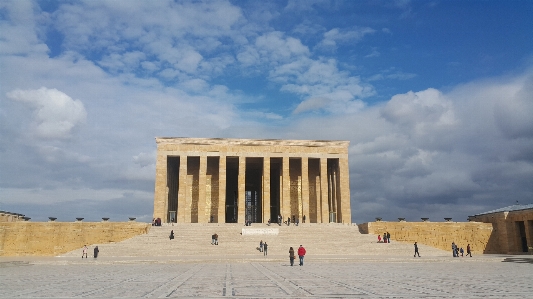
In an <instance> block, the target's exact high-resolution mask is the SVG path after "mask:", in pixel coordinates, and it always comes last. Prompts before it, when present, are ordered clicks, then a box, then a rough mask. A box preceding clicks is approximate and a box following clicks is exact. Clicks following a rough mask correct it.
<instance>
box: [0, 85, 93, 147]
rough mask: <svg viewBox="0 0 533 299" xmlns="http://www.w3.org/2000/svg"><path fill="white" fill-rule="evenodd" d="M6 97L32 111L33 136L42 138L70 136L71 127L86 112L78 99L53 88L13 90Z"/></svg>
mask: <svg viewBox="0 0 533 299" xmlns="http://www.w3.org/2000/svg"><path fill="white" fill-rule="evenodd" d="M7 97H8V98H10V99H12V100H15V101H18V102H21V103H23V104H25V105H26V106H28V107H29V108H31V109H32V110H33V111H34V115H33V120H34V124H33V125H34V128H33V129H34V133H35V136H37V137H39V138H44V139H63V138H68V137H70V135H71V133H72V129H73V128H74V127H76V126H78V125H80V124H81V123H83V122H85V120H86V117H87V112H86V111H85V107H84V106H83V103H82V102H81V101H80V100H73V99H72V98H71V97H69V96H68V95H66V94H65V93H63V92H61V91H59V90H57V89H55V88H53V89H48V88H46V87H41V88H39V89H36V90H20V89H17V90H13V91H11V92H8V93H7Z"/></svg>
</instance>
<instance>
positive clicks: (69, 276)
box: [0, 253, 533, 298]
mask: <svg viewBox="0 0 533 299" xmlns="http://www.w3.org/2000/svg"><path fill="white" fill-rule="evenodd" d="M198 258H200V259H201V257H198ZM261 258H262V260H261V259H259V260H255V261H243V260H238V259H235V260H225V261H219V262H213V261H211V262H205V261H204V262H202V261H198V260H196V259H194V258H191V259H190V260H189V261H187V260H185V261H181V262H176V261H173V260H172V258H170V257H169V258H153V259H144V260H140V259H133V260H132V259H127V258H105V257H104V258H98V259H97V260H95V259H93V258H89V259H79V258H74V257H56V258H1V259H0V297H1V298H83V297H89V298H165V297H170V298H176V297H180V298H191V297H196V298H222V297H230V298H265V297H266V298H307V297H310V298H533V284H531V281H533V259H532V258H531V257H528V256H505V255H482V256H474V257H473V258H466V257H465V258H455V259H454V258H452V257H448V256H441V257H427V258H426V257H424V255H423V253H422V257H421V258H416V259H415V258H413V257H394V256H393V257H391V256H381V257H377V256H367V257H365V256H361V257H358V258H357V259H353V258H350V259H347V260H343V258H342V256H340V257H339V259H336V260H333V259H330V258H328V259H321V258H320V257H314V256H308V257H306V259H305V263H304V266H303V267H299V266H294V267H291V266H290V265H289V262H288V259H286V258H284V257H282V256H272V257H261Z"/></svg>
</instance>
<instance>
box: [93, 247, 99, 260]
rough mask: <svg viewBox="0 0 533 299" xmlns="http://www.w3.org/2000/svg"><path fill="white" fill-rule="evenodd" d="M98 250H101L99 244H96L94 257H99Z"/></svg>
mask: <svg viewBox="0 0 533 299" xmlns="http://www.w3.org/2000/svg"><path fill="white" fill-rule="evenodd" d="M98 252H100V250H98V246H95V247H94V258H97V257H98Z"/></svg>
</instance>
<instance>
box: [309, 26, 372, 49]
mask: <svg viewBox="0 0 533 299" xmlns="http://www.w3.org/2000/svg"><path fill="white" fill-rule="evenodd" d="M374 32H376V30H374V29H372V28H370V27H362V28H355V29H343V30H341V29H339V28H333V29H331V30H330V31H328V32H326V33H324V39H323V40H322V41H321V42H320V43H319V44H318V45H317V47H323V48H333V49H336V48H337V46H338V45H339V44H345V43H352V44H353V43H355V42H358V41H360V40H361V39H362V38H363V37H364V36H365V35H367V34H372V33H374Z"/></svg>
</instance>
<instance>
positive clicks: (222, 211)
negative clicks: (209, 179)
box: [217, 156, 226, 223]
mask: <svg viewBox="0 0 533 299" xmlns="http://www.w3.org/2000/svg"><path fill="white" fill-rule="evenodd" d="M225 222H226V156H220V160H219V163H218V219H217V223H225Z"/></svg>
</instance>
